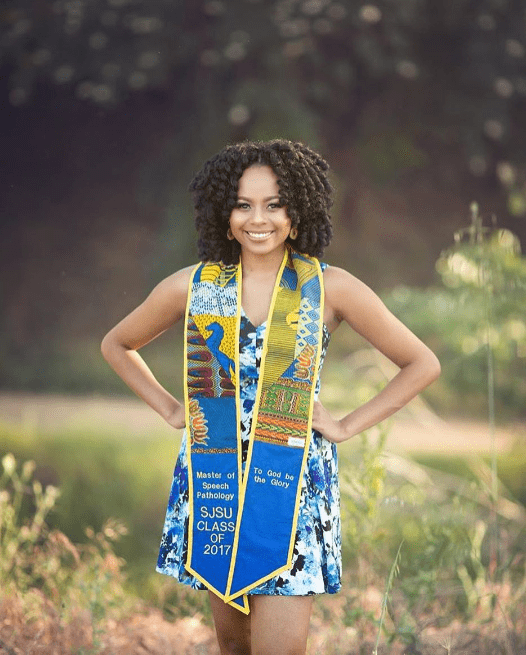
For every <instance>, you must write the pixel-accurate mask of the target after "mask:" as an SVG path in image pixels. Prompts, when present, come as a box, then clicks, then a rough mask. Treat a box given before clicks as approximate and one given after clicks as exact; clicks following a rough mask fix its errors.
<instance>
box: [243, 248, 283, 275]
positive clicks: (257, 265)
mask: <svg viewBox="0 0 526 655" xmlns="http://www.w3.org/2000/svg"><path fill="white" fill-rule="evenodd" d="M284 253H285V247H283V249H282V250H279V251H277V252H272V253H269V254H268V255H263V256H258V255H254V254H253V253H246V252H241V256H240V261H241V266H242V268H243V276H247V275H261V276H265V275H276V273H277V272H278V270H279V267H280V266H281V262H282V261H283V254H284Z"/></svg>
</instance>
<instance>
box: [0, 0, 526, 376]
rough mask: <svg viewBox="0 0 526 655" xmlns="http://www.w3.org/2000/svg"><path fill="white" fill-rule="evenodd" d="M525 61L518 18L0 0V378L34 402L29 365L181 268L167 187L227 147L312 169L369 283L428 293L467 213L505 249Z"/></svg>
mask: <svg viewBox="0 0 526 655" xmlns="http://www.w3.org/2000/svg"><path fill="white" fill-rule="evenodd" d="M525 46H526V16H525V10H524V8H523V6H522V2H521V0H480V2H477V3H473V2H470V1H468V0H444V1H442V2H439V1H438V0H411V2H396V1H395V0H378V1H374V2H367V1H365V2H359V1H356V2H351V1H349V2H343V1H341V2H338V1H334V0H228V1H226V0H176V1H173V0H53V1H52V0H4V2H3V5H2V8H1V9H0V66H1V70H2V75H3V76H4V77H7V76H8V77H9V89H8V96H9V102H10V106H9V105H8V106H7V110H4V111H5V115H6V120H4V121H3V127H4V130H5V131H6V142H7V146H6V152H9V153H11V155H13V159H12V160H11V159H9V160H8V158H6V163H5V164H4V165H5V166H6V168H7V177H6V179H7V182H8V183H7V184H6V185H5V189H6V190H7V191H8V193H10V194H11V197H12V198H13V197H14V194H15V193H18V196H17V198H16V199H15V200H13V199H11V201H9V202H6V203H5V205H4V212H3V217H2V221H3V227H4V230H6V229H7V232H4V237H3V239H2V240H1V241H0V247H2V257H1V260H2V264H1V267H2V268H1V270H2V287H1V289H0V291H1V293H2V296H3V301H4V307H5V312H4V317H3V318H2V319H1V325H0V327H3V329H4V331H7V332H8V333H10V334H11V335H12V339H11V341H9V342H7V341H6V343H5V344H4V346H3V354H4V357H3V359H4V361H6V362H7V361H8V360H9V361H13V362H19V361H21V358H23V359H24V361H26V362H27V366H25V367H24V369H23V370H22V372H21V373H20V374H17V376H16V377H17V379H19V380H22V381H24V380H27V379H28V376H29V375H30V374H31V375H32V376H33V378H34V380H35V384H39V381H40V379H41V378H42V377H45V374H44V373H43V371H42V370H38V371H37V370H36V368H35V361H36V360H37V359H38V354H37V352H35V353H33V354H31V352H32V351H31V347H33V348H34V349H36V350H38V348H42V344H43V343H45V344H50V343H53V342H56V343H57V346H56V348H57V352H58V351H60V349H61V348H62V343H61V342H62V338H63V335H64V333H67V334H68V335H69V337H70V339H72V340H75V339H78V338H80V337H81V336H82V335H87V334H89V335H93V334H95V333H96V331H97V329H98V330H99V331H102V330H103V329H104V328H105V327H107V326H108V325H109V324H111V322H112V320H113V319H115V320H116V319H117V318H118V317H119V316H122V314H123V313H124V312H125V311H128V310H129V309H131V307H133V306H134V304H136V303H137V302H138V301H139V300H140V299H141V298H142V297H143V296H144V293H145V292H146V291H147V289H149V288H151V286H152V282H154V281H157V280H158V279H159V278H160V277H161V276H162V275H163V274H165V273H167V272H169V271H172V270H174V268H176V267H177V266H179V265H184V264H187V263H190V261H193V259H194V257H195V255H194V249H193V248H194V246H193V242H194V234H193V230H191V229H188V224H189V221H188V216H189V213H190V210H191V208H190V203H189V199H188V196H187V193H186V185H187V182H188V180H189V179H190V177H191V175H192V173H193V172H194V171H195V170H196V169H197V167H198V166H199V165H200V163H201V162H202V161H203V159H205V158H206V157H208V156H209V155H211V154H212V153H213V152H215V151H217V150H218V149H219V148H220V147H221V146H222V145H223V144H224V143H225V142H226V141H229V140H238V139H244V138H247V137H251V138H262V139H266V138H271V137H274V136H287V137H289V138H298V139H301V140H305V141H308V142H309V143H311V144H312V145H313V146H314V147H318V148H320V149H321V150H322V152H323V153H324V154H325V155H326V156H327V158H328V159H329V161H330V162H331V165H332V166H333V169H334V172H335V177H336V183H337V187H338V188H339V194H338V198H337V205H336V207H335V211H334V218H335V222H336V223H337V229H338V233H339V235H341V238H338V239H337V240H335V243H334V245H333V246H332V254H331V258H333V260H334V261H335V262H336V263H338V262H341V263H344V264H345V265H346V266H349V267H351V268H352V270H354V271H355V272H356V273H358V274H359V275H362V274H365V272H366V274H365V277H366V278H367V281H368V282H369V283H370V284H373V285H378V286H381V285H386V284H391V283H392V282H396V281H397V279H398V280H400V279H404V280H405V281H406V282H409V283H421V282H422V281H424V282H429V281H430V279H429V278H430V276H431V275H432V271H433V267H432V262H434V260H435V259H436V253H437V252H439V251H440V250H441V249H442V248H443V247H445V245H446V244H447V243H448V242H449V240H450V234H451V232H452V231H453V229H455V228H456V227H458V223H457V224H455V220H457V221H462V220H463V217H462V216H463V213H462V210H463V209H464V208H465V204H464V203H466V201H467V202H469V201H470V200H471V199H472V198H473V197H475V198H477V199H478V200H479V201H480V203H481V205H482V206H484V207H485V208H487V210H488V211H489V212H491V211H495V212H496V213H497V214H498V215H499V221H500V224H501V225H502V227H505V228H506V227H508V228H510V229H512V230H513V232H514V233H516V234H517V235H518V236H519V237H520V238H521V239H526V221H524V220H521V219H522V218H523V217H524V216H526V162H525V156H524V152H525V151H526V122H525V121H524V115H525V109H526V60H525V50H526V48H525ZM2 75H0V77H2ZM39 158H41V160H40V161H35V159H36V160H38V159H39ZM12 161H16V162H17V163H16V165H15V166H13V164H12V163H11V162H12ZM17 166H18V170H19V173H18V175H17V174H16V171H14V169H15V168H16V167H17ZM182 171H184V175H182ZM22 178H27V179H28V180H29V181H24V180H22ZM11 187H12V188H13V191H11ZM20 190H22V191H25V193H20ZM485 194H486V195H485ZM6 195H7V194H6ZM488 196H489V197H488ZM455 202H456V204H455ZM6 207H7V210H6V209H5V208H6ZM20 217H23V220H20ZM72 217H73V220H72ZM409 221H411V222H412V223H413V224H415V225H416V226H417V229H412V227H411V226H410V225H409ZM338 223H340V224H339V225H338ZM6 226H7V228H6ZM351 229H352V233H351V232H350V230H351ZM50 253H52V264H51V265H50ZM426 275H427V277H425V276H426ZM123 280H128V281H130V282H129V283H128V287H129V288H133V294H134V295H133V297H132V294H131V293H128V295H126V296H124V292H123V291H122V289H123V285H122V281H123ZM116 289H119V290H120V291H119V293H117V292H116ZM101 317H102V318H101ZM35 334H37V335H38V337H39V338H38V339H36V340H35ZM10 344H11V345H10ZM13 344H14V345H13ZM71 348H72V349H73V346H71ZM9 353H11V354H12V356H11V355H9ZM8 355H9V356H8ZM9 357H11V359H9ZM54 361H55V362H58V361H59V360H58V359H56V358H55V359H54ZM11 369H12V370H14V365H13V366H11ZM46 370H47V369H46ZM60 375H61V374H60ZM60 375H59V374H57V376H58V377H60Z"/></svg>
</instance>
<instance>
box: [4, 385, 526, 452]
mask: <svg viewBox="0 0 526 655" xmlns="http://www.w3.org/2000/svg"><path fill="white" fill-rule="evenodd" d="M0 423H2V424H4V425H9V426H12V427H14V428H17V427H21V428H22V429H24V430H43V431H54V430H61V429H65V430H66V429H67V430H71V429H72V430H77V429H78V430H85V429H87V430H90V431H93V430H96V431H98V432H100V433H102V434H103V433H105V432H107V433H108V432H109V433H111V434H119V433H121V432H122V433H123V435H124V434H125V435H127V436H130V437H134V438H142V437H144V438H147V437H148V436H149V435H151V434H152V432H153V433H155V434H156V435H159V436H163V435H166V437H167V438H170V437H173V430H172V428H170V427H169V426H168V425H166V424H165V423H164V421H163V420H162V419H161V418H160V417H159V416H157V415H156V414H155V412H153V411H152V410H151V409H150V408H149V407H147V406H146V405H145V404H144V403H143V402H141V401H140V400H136V399H134V398H118V397H115V398H111V397H102V396H96V395H90V396H82V397H81V396H62V395H52V394H28V393H10V392H0ZM525 435H526V427H525V426H519V425H516V426H509V427H499V428H498V429H497V431H496V447H497V450H498V451H499V452H503V451H505V450H507V449H508V448H509V447H510V446H511V445H512V444H513V442H514V441H515V440H516V439H517V438H518V437H524V436H525ZM387 448H388V449H389V450H391V451H394V452H436V453H443V454H447V453H451V454H453V453H456V454H463V453H464V454H465V453H489V452H490V451H491V435H490V431H489V428H488V426H487V425H486V424H484V422H483V421H474V420H472V421H460V420H457V419H447V420H444V419H441V418H439V417H438V416H436V415H435V414H433V413H432V412H431V411H429V410H428V409H427V408H426V407H425V405H423V403H421V402H418V401H416V402H413V403H412V404H411V405H410V406H409V408H408V409H405V410H403V411H402V412H399V414H398V415H397V416H396V418H395V419H393V425H392V428H391V430H390V432H389V436H388V440H387Z"/></svg>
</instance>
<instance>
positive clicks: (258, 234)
mask: <svg viewBox="0 0 526 655" xmlns="http://www.w3.org/2000/svg"><path fill="white" fill-rule="evenodd" d="M247 234H248V236H250V237H252V238H253V239H266V237H269V236H270V235H271V234H272V232H247Z"/></svg>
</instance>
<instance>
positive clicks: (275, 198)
mask: <svg viewBox="0 0 526 655" xmlns="http://www.w3.org/2000/svg"><path fill="white" fill-rule="evenodd" d="M237 199H238V200H251V198H247V197H246V196H238V197H237ZM270 200H279V196H270V197H268V198H263V202H269V201H270Z"/></svg>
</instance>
